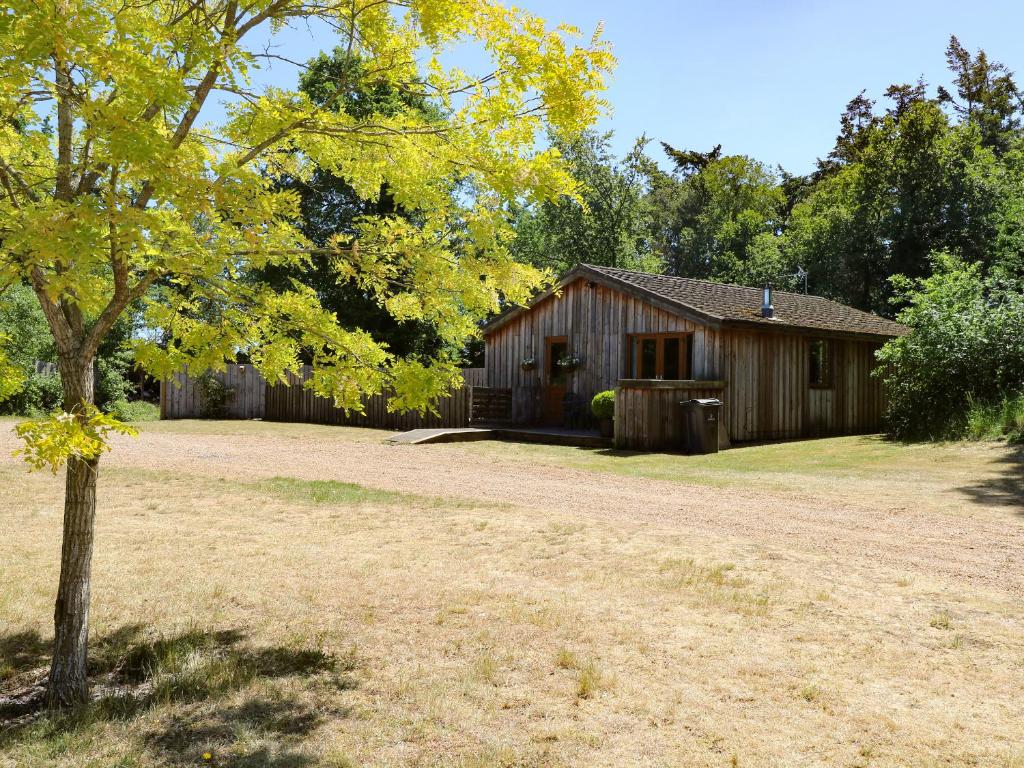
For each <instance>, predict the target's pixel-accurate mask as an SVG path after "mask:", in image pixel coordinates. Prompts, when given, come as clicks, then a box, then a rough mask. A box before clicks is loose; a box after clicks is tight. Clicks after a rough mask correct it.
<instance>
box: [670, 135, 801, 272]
mask: <svg viewBox="0 0 1024 768" xmlns="http://www.w3.org/2000/svg"><path fill="white" fill-rule="evenodd" d="M665 148H666V151H667V152H668V154H669V156H670V157H671V158H672V159H673V160H674V161H675V163H676V165H677V170H676V172H675V173H673V174H667V173H665V172H663V171H660V170H659V169H657V168H656V167H654V166H653V164H652V166H651V168H650V174H651V181H650V185H651V194H650V207H651V209H652V211H653V212H654V213H653V214H652V235H651V239H652V243H653V247H654V249H655V252H656V253H657V254H658V256H659V257H660V259H661V260H662V263H663V264H664V268H665V270H666V271H667V272H668V273H669V274H673V275H679V276H682V277H696V278H701V279H705V280H717V281H723V282H733V283H743V284H749V285H763V284H764V283H765V282H767V281H773V282H776V283H779V282H781V281H783V280H784V279H785V275H784V273H786V272H787V271H789V272H791V271H792V270H790V269H788V267H786V266H785V265H784V264H783V262H782V259H781V253H780V252H779V250H778V242H777V241H778V235H779V232H780V231H781V228H782V226H783V222H784V215H785V210H786V194H785V192H784V191H783V189H782V187H781V185H780V183H779V179H778V178H777V177H776V174H775V173H774V172H773V171H772V170H771V169H770V168H768V167H767V166H765V165H764V164H762V163H759V162H757V161H756V160H753V159H751V158H749V157H745V156H743V155H726V156H722V155H721V149H720V147H715V148H714V149H713V150H712V151H711V152H708V153H699V152H682V151H679V150H676V149H673V148H672V147H669V146H668V145H665Z"/></svg>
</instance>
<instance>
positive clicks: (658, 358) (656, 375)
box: [629, 333, 693, 379]
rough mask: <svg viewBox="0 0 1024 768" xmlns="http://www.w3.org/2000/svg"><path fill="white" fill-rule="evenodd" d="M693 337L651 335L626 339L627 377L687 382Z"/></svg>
mask: <svg viewBox="0 0 1024 768" xmlns="http://www.w3.org/2000/svg"><path fill="white" fill-rule="evenodd" d="M692 338H693V337H692V335H691V334H689V333H652V334H642V335H636V336H630V337H629V340H630V341H629V375H630V377H631V378H634V379H689V378H691V377H692V373H691V370H692V368H691V365H690V359H691V356H692V355H691V348H692V343H691V340H692Z"/></svg>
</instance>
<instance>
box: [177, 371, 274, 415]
mask: <svg viewBox="0 0 1024 768" xmlns="http://www.w3.org/2000/svg"><path fill="white" fill-rule="evenodd" d="M212 376H213V378H215V379H216V380H217V381H219V382H220V383H221V384H223V385H224V386H225V387H227V388H228V389H230V390H231V396H230V397H229V398H228V400H227V403H226V404H225V407H226V412H225V414H224V418H228V419H261V418H263V413H264V410H265V405H266V394H267V380H266V379H264V378H263V376H262V375H260V373H259V371H257V370H256V369H255V368H253V367H252V366H251V365H229V366H228V367H227V368H226V369H225V370H223V371H218V372H216V373H213V374H212ZM205 415H206V414H205V405H204V403H203V393H202V386H201V384H200V379H199V377H192V376H190V375H189V374H188V372H187V371H183V372H181V373H176V374H175V375H174V377H173V378H172V379H171V381H164V382H161V383H160V418H161V419H198V418H202V417H203V416H205Z"/></svg>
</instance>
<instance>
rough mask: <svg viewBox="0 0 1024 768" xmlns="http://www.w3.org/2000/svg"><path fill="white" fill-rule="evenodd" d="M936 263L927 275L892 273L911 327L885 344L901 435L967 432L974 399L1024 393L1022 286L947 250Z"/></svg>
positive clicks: (891, 419)
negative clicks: (914, 277)
mask: <svg viewBox="0 0 1024 768" xmlns="http://www.w3.org/2000/svg"><path fill="white" fill-rule="evenodd" d="M934 266H935V268H934V270H933V273H932V274H931V275H929V276H928V277H926V278H923V279H920V280H908V279H906V278H904V277H895V278H893V283H894V290H895V292H896V294H897V295H898V296H899V298H900V303H901V305H902V306H903V309H902V310H901V311H900V313H899V315H898V318H899V320H900V322H902V323H904V324H905V325H906V326H908V327H909V328H910V333H909V334H907V335H906V336H901V337H899V338H896V339H893V340H892V341H890V342H888V343H887V344H886V345H885V346H884V347H883V348H882V350H881V351H880V353H879V359H880V360H881V361H882V362H883V363H884V364H885V367H884V368H881V369H879V375H882V376H883V377H884V379H885V383H886V390H887V392H888V398H887V399H888V403H887V406H886V420H887V424H888V429H889V430H890V431H891V432H892V433H893V434H895V435H896V436H897V437H901V438H910V439H920V438H924V439H944V438H950V437H954V438H956V437H961V436H962V435H963V432H964V429H965V427H966V422H967V418H968V411H969V409H968V405H974V406H988V407H993V406H999V405H1000V404H1002V403H1009V402H1011V401H1012V400H1013V399H1014V398H1016V397H1018V396H1021V395H1024V292H1022V291H1021V287H1022V286H1021V285H1020V284H1017V283H1015V282H1014V281H1012V280H1007V279H1006V277H1005V276H1004V275H1001V274H999V273H998V271H996V272H994V273H993V274H991V275H989V276H988V277H986V276H984V275H983V274H982V270H981V269H980V267H979V265H977V264H969V263H966V262H964V261H962V260H960V259H957V258H955V257H953V256H951V255H949V254H947V253H938V254H936V255H935V257H934ZM1017 426H1018V428H1020V427H1021V426H1024V425H1017Z"/></svg>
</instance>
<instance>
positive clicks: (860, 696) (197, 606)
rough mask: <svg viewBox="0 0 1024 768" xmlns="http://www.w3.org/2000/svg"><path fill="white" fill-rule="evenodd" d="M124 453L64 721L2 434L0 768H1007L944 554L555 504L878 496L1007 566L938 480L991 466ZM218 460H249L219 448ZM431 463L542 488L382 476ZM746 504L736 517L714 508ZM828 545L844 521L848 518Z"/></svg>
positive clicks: (981, 624)
mask: <svg viewBox="0 0 1024 768" xmlns="http://www.w3.org/2000/svg"><path fill="white" fill-rule="evenodd" d="M143 433H144V434H143V437H142V438H140V443H141V442H144V441H145V440H146V439H147V435H148V436H149V439H152V440H154V441H156V442H154V443H153V444H152V445H154V446H155V447H154V448H153V449H152V452H151V454H147V455H151V456H155V457H156V459H153V460H150V461H148V463H146V464H145V467H146V468H137V467H133V466H130V465H129V464H128V463H127V462H126V461H119V460H116V459H114V460H111V461H108V462H106V463H105V464H104V467H103V470H102V481H101V486H100V509H101V512H100V515H99V517H98V521H97V524H98V528H97V549H96V555H95V559H94V575H95V581H94V586H93V632H92V637H93V642H92V653H91V664H90V669H91V674H92V677H93V680H94V693H95V695H96V698H95V701H94V702H93V703H92V704H91V705H90V706H89V707H86V708H83V709H82V710H80V711H77V712H74V713H68V714H65V715H46V714H39V713H38V712H34V711H33V709H32V707H31V705H30V704H17V703H14V702H12V700H11V698H10V697H11V694H12V693H14V692H21V693H24V692H25V691H29V692H31V691H32V690H33V688H32V686H33V685H34V684H37V683H38V682H39V680H40V678H41V676H42V675H44V674H45V670H46V663H47V659H48V653H49V644H50V642H51V629H50V618H49V617H50V615H51V613H52V600H53V589H54V585H55V583H56V578H57V561H56V552H57V551H58V549H59V531H60V523H61V510H60V497H61V492H62V478H61V477H60V476H57V477H53V476H50V475H48V474H45V473H35V474H31V475H27V474H25V473H24V470H23V469H22V468H21V467H20V466H19V465H17V464H16V463H15V462H14V461H13V460H11V459H8V458H6V456H7V454H8V453H9V450H8V449H12V448H13V443H12V442H8V443H5V444H0V448H2V449H4V450H0V488H3V491H4V492H3V494H0V530H2V531H4V544H3V549H2V556H0V616H2V617H3V620H2V623H0V720H3V721H5V722H6V725H4V726H0V766H2V767H3V768H7V766H8V765H10V766H18V768H21V766H26V767H27V768H43V766H46V767H47V768H48V767H49V766H86V765H88V766H90V767H91V768H114V767H115V766H116V767H117V768H135V767H140V768H164V767H177V766H197V765H214V766H218V767H219V768H253V767H263V768H305V767H306V766H320V765H324V766H339V767H348V768H356V767H357V766H358V767H361V768H362V767H369V766H385V767H397V766H409V767H410V768H411V767H413V766H415V767H417V768H419V767H423V768H425V767H426V766H431V767H433V766H438V767H439V768H465V767H467V766H472V767H474V768H513V767H514V768H525V766H530V767H531V768H568V767H569V766H581V765H615V766H635V767H636V768H640V766H648V765H658V766H669V765H709V766H725V765H737V766H749V765H759V766H760V765H766V766H812V765H851V766H852V765H864V766H868V765H870V766H878V767H881V768H895V767H896V766H904V765H944V766H963V767H964V768H966V766H980V765H986V766H987V765H992V766H1014V765H1021V764H1022V761H1024V737H1022V736H1021V735H1020V732H1019V728H1017V727H1016V722H1015V715H1016V713H1017V712H1018V711H1019V706H1018V702H1019V692H1020V690H1021V688H1022V687H1024V666H1022V665H1021V663H1020V660H1021V659H1022V658H1024V607H1022V604H1021V601H1020V600H1019V596H1018V595H1017V594H1015V593H1011V592H1010V591H1005V592H1003V591H999V590H998V589H995V588H979V587H978V586H977V585H976V584H975V583H973V582H968V581H966V580H964V581H960V580H957V579H956V578H954V577H951V576H943V577H941V578H940V577H939V576H937V575H935V572H936V569H935V568H934V566H937V565H939V564H938V563H936V562H930V561H922V562H915V563H912V564H909V565H908V564H906V563H902V562H892V561H890V560H887V559H886V558H884V557H880V556H879V550H880V549H883V548H884V547H883V545H884V542H877V543H876V545H875V546H874V547H865V548H864V551H863V552H860V551H844V550H840V552H841V554H835V551H833V550H829V551H827V552H825V551H822V550H821V549H819V548H818V547H817V546H816V542H813V541H812V542H811V544H807V543H806V542H805V543H799V542H796V541H794V542H793V543H792V544H789V543H786V544H785V545H778V544H768V543H765V542H764V540H762V539H760V538H758V528H757V526H758V525H761V524H763V523H759V522H758V521H756V520H752V521H751V523H750V525H749V527H748V528H743V527H738V528H737V529H735V530H732V531H730V532H729V533H725V532H722V531H717V530H714V529H709V528H708V527H701V526H700V525H693V524H692V522H693V521H692V520H690V519H687V518H666V519H664V520H649V519H646V520H640V519H635V518H633V517H631V516H630V514H629V510H630V509H632V508H642V507H643V506H644V505H645V504H646V503H651V504H653V503H654V502H655V501H657V499H655V498H654V494H652V493H647V495H644V493H645V492H644V489H645V486H644V484H643V483H635V484H631V485H629V486H628V487H623V488H621V489H620V491H621V494H622V495H621V496H618V497H615V498H618V499H621V504H622V505H623V507H624V510H623V514H622V515H620V516H619V517H611V516H609V515H607V514H606V515H596V514H595V515H590V514H587V512H586V504H585V503H584V504H583V505H582V506H581V505H577V506H574V507H571V508H570V507H568V506H567V504H566V499H567V498H568V497H570V496H572V495H573V494H576V495H577V496H578V495H580V494H582V495H583V498H584V502H586V501H587V500H588V499H587V497H586V493H587V491H588V489H587V488H580V487H577V486H573V485H572V484H571V483H569V482H568V481H566V482H565V483H564V484H560V483H562V479H563V478H566V477H567V478H570V479H571V480H572V481H573V482H579V481H580V480H581V478H582V479H584V480H586V482H591V483H594V487H597V486H598V485H600V483H601V482H602V479H604V480H607V481H611V480H617V479H618V478H621V477H623V476H628V475H630V474H632V476H634V477H638V478H647V477H654V478H658V479H662V480H668V479H674V480H678V481H681V483H680V484H679V486H678V488H679V489H680V490H679V491H678V493H679V494H681V495H682V494H688V493H691V492H693V489H692V488H689V487H688V486H687V485H686V484H687V483H691V482H692V483H694V484H695V485H703V486H705V487H712V488H723V489H726V490H724V491H723V492H722V495H723V496H724V497H725V498H731V496H730V495H729V493H730V492H729V491H728V489H729V488H732V487H733V486H734V485H735V486H737V487H738V486H742V487H743V488H744V489H745V492H748V493H749V492H751V489H752V488H755V489H759V490H761V491H763V493H764V495H763V496H762V497H759V498H762V499H767V500H769V501H771V503H773V504H775V505H782V506H783V507H784V506H785V505H786V504H787V503H789V502H790V500H797V501H799V502H800V503H801V504H803V506H800V507H799V513H798V515H797V513H794V515H795V516H800V515H803V516H806V515H810V514H812V513H813V510H814V508H812V507H809V506H807V504H806V499H807V498H808V496H812V495H815V494H818V493H819V491H820V493H821V495H822V496H823V498H825V499H832V498H838V497H839V495H840V494H856V497H857V498H858V499H864V498H874V497H875V494H876V493H877V491H878V490H879V489H880V488H881V489H882V491H883V493H884V494H888V495H889V496H890V497H891V498H892V499H893V500H894V501H892V502H891V503H892V504H893V506H894V507H895V506H899V507H901V508H902V507H906V508H913V509H915V510H920V509H924V510H929V509H934V510H938V512H936V514H939V512H941V516H942V520H943V521H947V520H948V521H952V522H951V523H950V524H951V525H952V524H953V523H955V525H956V528H948V529H949V530H950V531H955V535H956V536H957V537H958V539H959V538H960V537H963V536H964V535H965V529H966V528H967V527H968V526H970V525H972V524H976V525H978V526H980V528H981V529H982V530H984V531H988V532H989V535H990V537H991V538H990V541H991V542H992V548H991V551H989V550H988V549H986V548H978V549H976V550H972V552H971V557H972V558H974V559H985V558H988V559H989V560H990V561H991V563H992V565H993V567H995V566H996V565H997V564H998V563H1000V562H1003V561H1004V560H1005V558H1007V557H1015V556H1016V555H1015V554H1014V553H1013V552H1011V551H1009V550H1008V549H1006V548H1005V547H1004V548H1002V549H1000V548H999V546H1000V542H1001V541H1004V540H1006V537H1007V536H1008V535H1009V534H1012V533H1014V532H1015V531H1017V530H1018V529H1019V526H1021V525H1024V518H1021V517H1019V516H1017V515H1016V514H1015V512H1014V511H1013V510H1012V509H1011V508H1010V507H1004V506H998V505H996V506H985V504H986V502H985V500H984V499H985V497H982V496H980V495H979V496H978V497H977V498H975V497H963V496H955V495H954V494H953V493H952V492H950V491H949V490H948V488H949V487H950V484H957V483H960V482H961V481H960V480H959V479H957V478H958V476H959V475H960V474H961V473H971V472H973V473H974V474H975V478H977V475H978V472H979V468H982V467H987V466H988V461H989V458H990V454H988V453H985V452H984V451H980V450H973V449H972V450H965V449H963V448H962V447H960V446H932V447H927V449H925V448H924V447H921V446H900V445H896V444H891V443H885V442H884V441H879V440H874V439H871V438H866V439H865V438H855V439H839V440H834V441H833V440H829V441H818V442H816V443H809V444H801V445H796V444H783V445H779V446H758V447H754V448H747V449H738V450H736V451H731V452H727V453H723V454H719V455H718V456H712V457H693V459H685V460H684V459H681V458H680V457H675V456H650V457H641V456H625V457H622V456H614V455H607V454H603V453H601V452H598V451H580V450H577V449H570V448H554V447H551V448H549V447H544V446H514V445H506V444H494V445H491V444H484V443H476V444H473V446H468V445H464V446H436V447H434V448H431V449H429V450H428V449H422V450H420V452H416V451H417V449H415V448H414V449H409V450H405V449H401V448H394V449H392V448H388V449H387V450H383V449H380V448H379V446H378V445H377V443H379V440H380V437H381V435H380V433H379V432H372V431H369V430H348V429H341V430H336V431H335V430H333V429H332V428H322V427H307V426H306V425H272V424H259V423H231V422H229V423H221V422H188V423H185V422H178V423H159V424H152V425H143ZM304 434H305V437H303V435H304ZM371 440H372V441H373V442H372V447H373V449H374V450H380V455H381V457H382V459H381V461H380V463H379V465H378V466H377V467H376V471H375V472H370V471H366V472H365V482H363V481H360V482H351V480H352V476H353V474H354V473H350V474H348V475H341V476H342V477H345V478H346V479H348V480H350V482H342V481H340V480H338V479H326V478H323V477H320V478H319V479H318V478H316V477H309V476H300V475H302V471H304V470H305V467H304V466H303V465H297V464H295V463H294V461H292V463H288V461H286V460H285V457H283V456H282V454H281V446H282V445H290V446H293V450H300V451H301V454H302V456H303V457H305V456H308V457H309V460H310V461H313V460H316V461H318V462H321V463H322V465H323V466H328V467H330V466H337V467H345V466H346V462H348V461H350V460H351V458H352V456H353V455H355V454H357V453H366V452H368V451H369V450H370V448H371ZM435 448H436V449H437V450H435ZM236 449H237V454H238V455H239V456H241V457H242V458H241V459H235V458H231V457H228V458H225V457H226V455H227V454H228V452H229V450H236ZM243 449H244V450H243ZM423 451H427V453H424V452H423ZM843 451H846V453H845V458H844V457H843V455H842V454H843ZM424 455H429V456H431V457H432V459H431V461H433V462H434V466H435V467H436V468H437V469H438V471H440V470H442V469H445V468H448V467H449V466H461V465H464V464H468V462H469V460H470V458H471V457H472V458H474V459H475V460H476V461H477V463H476V464H474V465H473V467H474V469H473V472H474V473H477V474H475V475H474V478H473V479H474V481H475V482H477V483H478V484H480V486H485V485H486V484H487V483H488V481H489V478H488V476H487V474H486V466H487V464H486V461H490V460H492V459H493V466H495V467H504V466H507V465H508V464H510V463H515V464H517V465H521V466H522V467H523V468H524V473H525V475H527V476H533V475H547V476H550V477H551V478H552V485H551V487H552V488H553V489H554V490H553V491H552V493H551V494H550V496H549V502H548V503H547V504H544V505H533V506H517V505H516V499H515V498H511V497H510V498H508V499H506V500H503V501H502V502H501V503H491V502H484V501H472V500H468V499H467V495H468V493H469V492H468V491H467V489H466V487H465V486H461V487H455V486H454V485H453V486H452V487H451V488H450V489H448V491H447V493H445V494H438V493H436V491H435V490H434V488H435V486H431V487H430V488H429V489H427V490H428V492H425V493H412V492H410V491H409V489H410V487H411V486H413V483H411V482H406V483H404V484H399V483H398V482H397V480H396V481H395V484H394V485H393V486H391V487H389V486H388V485H386V484H385V483H384V482H383V481H382V480H381V478H391V477H394V478H408V477H409V476H411V475H414V474H415V473H417V472H420V471H422V470H421V468H420V467H421V465H419V464H416V463H414V460H416V459H418V457H421V456H424ZM232 456H234V454H232ZM481 457H483V459H481ZM694 459H696V461H694ZM186 460H187V461H189V462H192V463H184V464H183V463H182V462H183V461H186ZM289 461H291V460H289ZM241 462H247V463H241ZM360 466H361V467H362V466H363V465H360ZM297 467H298V469H297ZM481 467H483V469H481ZM560 467H561V468H566V467H568V468H570V469H572V470H573V471H575V470H577V469H587V470H589V471H591V472H593V473H594V474H592V475H579V474H571V473H570V474H559V473H560V472H561V470H560V469H559V468H560ZM257 470H263V471H262V472H259V471H257ZM360 471H363V470H362V469H361V470H360ZM942 471H947V475H946V480H945V482H946V486H940V485H939V482H940V481H939V479H938V478H939V475H940V474H941V472H942ZM986 471H987V470H986ZM670 476H671V477H670ZM694 478H704V479H703V480H695V479H694ZM773 478H774V480H772V479H773ZM524 482H525V481H524ZM668 487H670V486H660V487H659V490H658V491H657V493H660V494H664V493H665V492H666V491H665V488H668ZM940 487H944V488H946V490H941V491H940V490H936V489H939V488H940ZM935 496H938V497H939V498H940V501H941V506H938V505H939V504H940V501H936V499H935V498H933V497H935ZM896 499H898V501H895V500H896ZM954 499H955V503H956V504H959V505H960V507H955V506H954V501H953V500H954ZM826 503H827V504H831V505H833V507H835V508H839V509H842V507H840V506H838V505H836V504H835V503H834V502H832V501H828V502H826ZM753 506H754V505H753V502H751V501H750V500H749V498H748V497H743V499H742V500H740V501H737V502H736V515H737V516H738V518H739V519H740V520H743V519H744V518H743V515H744V514H746V513H748V512H750V510H752V509H753ZM957 509H959V510H960V512H959V514H960V516H959V517H957V518H955V519H954V518H953V515H954V512H956V510H957ZM581 510H582V511H581ZM693 514H694V515H695V516H696V519H697V522H698V523H699V522H700V518H699V514H698V513H693ZM1000 515H1002V516H1001V517H1000ZM840 520H841V518H840ZM972 521H974V522H972ZM860 522H861V521H859V520H857V519H856V518H853V517H851V519H850V524H849V525H850V528H851V529H853V528H855V527H856V526H858V525H859V524H860ZM947 527H948V526H947ZM915 530H916V529H915ZM943 530H946V528H943ZM828 535H829V536H830V537H835V538H837V539H841V538H842V537H844V536H846V535H848V531H847V530H845V529H844V528H843V523H842V522H839V523H836V524H835V525H834V527H833V528H832V529H830V530H829V533H828ZM950 535H954V533H951V534H950ZM204 755H209V758H208V759H207V758H204Z"/></svg>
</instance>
